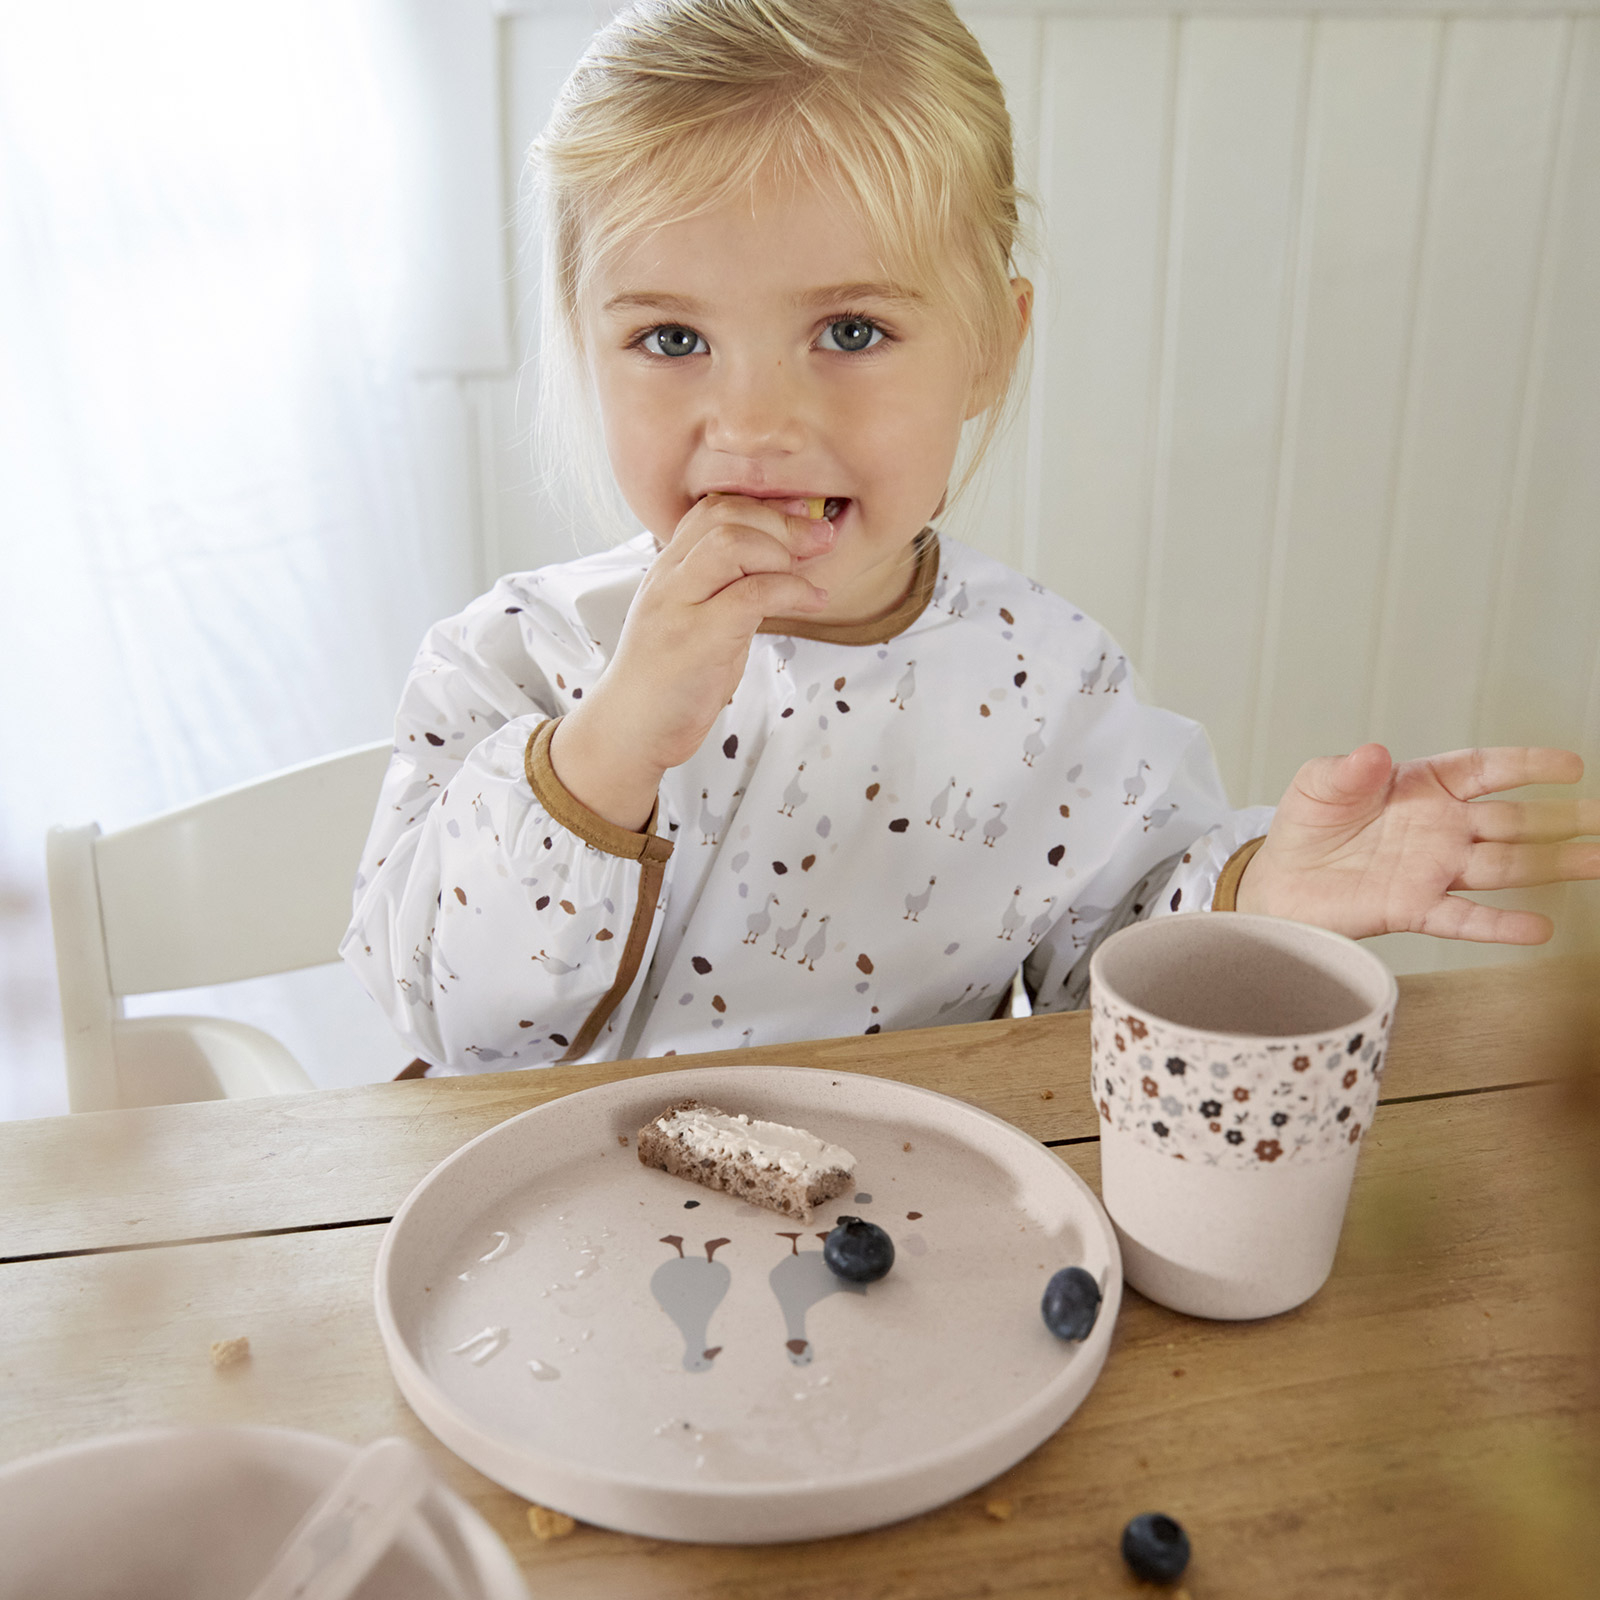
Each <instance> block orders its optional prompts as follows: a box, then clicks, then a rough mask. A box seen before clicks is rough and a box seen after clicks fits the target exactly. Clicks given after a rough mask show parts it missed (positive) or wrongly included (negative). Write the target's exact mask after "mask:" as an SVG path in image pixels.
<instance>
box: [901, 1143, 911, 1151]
mask: <svg viewBox="0 0 1600 1600" xmlns="http://www.w3.org/2000/svg"><path fill="white" fill-rule="evenodd" d="M900 1148H901V1149H902V1150H909V1149H910V1148H911V1146H910V1145H909V1144H903V1145H901V1146H900Z"/></svg>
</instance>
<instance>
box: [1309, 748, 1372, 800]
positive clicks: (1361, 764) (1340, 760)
mask: <svg viewBox="0 0 1600 1600" xmlns="http://www.w3.org/2000/svg"><path fill="white" fill-rule="evenodd" d="M1393 771H1394V760H1393V758H1392V757H1391V756H1390V754H1389V752H1388V750H1387V749H1385V748H1384V746H1383V745H1381V744H1364V745H1362V746H1360V747H1359V748H1358V749H1355V750H1352V751H1351V752H1350V754H1349V755H1347V756H1322V757H1320V758H1319V759H1317V760H1315V761H1308V762H1307V763H1306V764H1305V766H1304V767H1302V768H1301V770H1300V780H1299V782H1300V788H1301V789H1302V790H1303V791H1304V792H1305V794H1306V795H1308V796H1309V797H1310V798H1311V799H1313V800H1319V801H1321V802H1322V803H1323V804H1324V805H1330V806H1348V805H1355V804H1357V803H1359V802H1360V801H1362V800H1369V799H1371V798H1372V797H1373V796H1374V795H1376V794H1379V793H1380V792H1381V791H1382V790H1383V789H1384V787H1385V786H1386V785H1387V784H1388V782H1389V775H1390V774H1391V773H1392V772H1393Z"/></svg>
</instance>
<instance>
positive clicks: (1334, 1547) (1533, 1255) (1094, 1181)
mask: <svg viewBox="0 0 1600 1600" xmlns="http://www.w3.org/2000/svg"><path fill="white" fill-rule="evenodd" d="M1593 977H1594V974H1593V973H1592V972H1590V973H1585V972H1583V971H1581V970H1580V969H1577V968H1574V967H1571V966H1565V967H1558V966H1534V967H1527V966H1519V967H1507V968H1496V969H1488V970H1484V969H1479V970H1477V971H1473V972H1461V973H1438V974H1428V975H1423V976H1418V977H1409V978H1402V979H1401V980H1400V983H1401V1004H1400V1010H1399V1013H1398V1017H1397V1023H1396V1031H1395V1035H1394V1039H1393V1042H1392V1046H1391V1051H1390V1056H1389V1062H1388V1066H1387V1068H1386V1071H1385V1078H1384V1096H1383V1100H1382V1102H1381V1104H1382V1107H1383V1109H1382V1111H1381V1113H1380V1115H1379V1116H1378V1117H1377V1119H1376V1120H1375V1122H1374V1124H1373V1128H1372V1130H1371V1132H1370V1133H1369V1134H1368V1136H1367V1139H1366V1143H1365V1148H1364V1151H1363V1155H1362V1158H1361V1164H1360V1167H1359V1169H1358V1172H1357V1177H1356V1183H1355V1189H1354V1192H1353V1194H1352V1199H1351V1209H1350V1214H1349V1218H1348V1221H1347V1225H1346V1229H1345V1234H1344V1238H1343V1241H1342V1243H1341V1246H1340V1253H1339V1258H1338V1261H1337V1263H1336V1265H1335V1268H1334V1273H1333V1277H1332V1278H1331V1280H1330V1281H1329V1283H1328V1285H1327V1286H1326V1287H1325V1288H1324V1289H1323V1290H1322V1292H1321V1293H1320V1294H1318V1295H1317V1296H1316V1297H1315V1298H1314V1299H1313V1300H1312V1301H1311V1302H1309V1303H1308V1304H1307V1305H1305V1306H1303V1307H1301V1308H1299V1309H1297V1310H1295V1311H1292V1312H1289V1313H1287V1314H1286V1315H1284V1316H1281V1317H1276V1318H1271V1319H1268V1320H1266V1321H1263V1322H1257V1323H1235V1324H1229V1323H1212V1322H1203V1321H1199V1320H1196V1319H1193V1318H1188V1317H1184V1316H1180V1315H1178V1314H1177V1313H1174V1312H1170V1311H1167V1310H1165V1309H1163V1308H1161V1307H1159V1306H1155V1305H1153V1304H1151V1303H1149V1302H1147V1301H1145V1300H1144V1299H1142V1298H1141V1297H1140V1296H1139V1295H1138V1294H1137V1293H1135V1292H1133V1291H1131V1290H1130V1291H1128V1292H1127V1294H1126V1296H1125V1299H1124V1302H1123V1308H1122V1312H1121V1315H1120V1317H1119V1319H1118V1323H1117V1327H1116V1331H1115V1335H1114V1340H1113V1344H1112V1350H1111V1355H1110V1358H1109V1360H1108V1362H1107V1364H1106V1368H1105V1370H1104V1372H1103V1374H1102V1376H1101V1378H1100V1380H1099V1382H1098V1383H1097V1384H1096V1386H1095V1388H1094V1390H1093V1391H1092V1392H1091V1394H1090V1395H1089V1397H1088V1399H1087V1400H1086V1401H1085V1403H1084V1404H1083V1406H1082V1407H1081V1408H1080V1409H1079V1410H1078V1412H1077V1413H1076V1414H1075V1415H1074V1416H1073V1417H1072V1418H1071V1419H1070V1420H1069V1421H1068V1422H1067V1423H1066V1425H1065V1426H1064V1427H1063V1428H1062V1429H1061V1430H1060V1431H1059V1432H1058V1433H1057V1434H1056V1435H1055V1436H1054V1437H1053V1438H1051V1439H1049V1440H1048V1441H1046V1443H1045V1444H1044V1445H1042V1446H1041V1447H1040V1448H1039V1449H1038V1450H1036V1451H1035V1452H1034V1453H1033V1454H1032V1455H1031V1456H1029V1457H1027V1458H1026V1459H1025V1460H1023V1461H1022V1462H1020V1463H1018V1464H1017V1465H1016V1466H1015V1467H1013V1468H1012V1469H1011V1470H1010V1471H1008V1472H1006V1473H1005V1474H1003V1475H1002V1476H1001V1477H1000V1478H998V1479H996V1480H995V1481H994V1482H993V1483H991V1484H989V1485H987V1486H986V1487H985V1488H983V1489H981V1490H979V1491H977V1492H976V1493H974V1494H971V1495H968V1496H966V1497H964V1498H963V1499H961V1500H959V1501H957V1502H955V1503H953V1504H951V1505H949V1506H946V1507H943V1508H942V1509H940V1510H937V1511H934V1512H930V1513H928V1514H926V1515H924V1516H921V1517H917V1518H914V1519H912V1520H910V1521H908V1522H905V1523H901V1524H899V1525H897V1526H894V1527H890V1528H885V1529H880V1530H878V1531H876V1532H872V1533H865V1534H858V1535H852V1536H850V1537H848V1538H843V1539H832V1540H824V1541H819V1542H816V1543H812V1544H799V1545H783V1546H753V1547H739V1548H733V1547H712V1546H696V1545H680V1544H673V1543H670V1542H667V1541H660V1540H647V1539H639V1538H634V1537H631V1536H629V1535H625V1534H618V1533H612V1532H610V1531H607V1530H603V1529H599V1528H593V1527H587V1526H580V1527H579V1528H578V1529H577V1531H576V1532H575V1533H574V1534H572V1535H571V1536H569V1537H567V1538H564V1539H560V1540H555V1541H550V1542H546V1543H540V1542H538V1541H536V1540H535V1539H534V1538H533V1536H532V1534H531V1532H530V1530H529V1526H528V1522H527V1519H526V1507H525V1505H524V1504H523V1502H521V1501H520V1500H518V1499H517V1498H516V1497H515V1496H513V1495H511V1494H510V1493H508V1492H507V1491H505V1490H503V1489H501V1488H499V1487H498V1486H497V1485H495V1484H493V1483H491V1482H490V1481H489V1480H487V1479H485V1478H483V1477H481V1476H480V1475H479V1474H477V1473H476V1472H474V1471H473V1470H472V1469H471V1468H470V1467H467V1466H466V1465H465V1464H464V1463H462V1462H460V1461H459V1460H457V1459H456V1458H455V1457H454V1456H452V1455H450V1453H449V1452H447V1451H446V1450H444V1448H443V1447H442V1446H440V1445H438V1444H437V1443H435V1442H434V1441H433V1440H432V1437H431V1436H430V1435H428V1434H427V1433H426V1431H425V1430H424V1429H423V1428H422V1426H421V1425H420V1424H419V1423H418V1422H417V1420H416V1419H415V1417H414V1416H413V1415H412V1413H411V1412H410V1410H409V1408H408V1407H407V1405H406V1404H405V1402H404V1400H402V1399H401V1397H400V1395H399V1392H398V1390H397V1389H396V1387H395V1385H394V1382H393V1380H392V1379H391V1377H390V1375H389V1369H388V1365H387V1362H386V1360H385V1357H384V1354H383V1349H382V1346H381V1343H380V1341H379V1337H378V1331H377V1327H376V1323H375V1320H374V1317H373V1313H372V1305H371V1293H372V1289H371V1286H372V1272H373V1265H374V1261H375V1259H376V1255H377V1250H378V1245H379V1243H380V1240H381V1238H382V1234H383V1228H384V1224H385V1223H386V1222H387V1220H388V1218H389V1217H390V1216H391V1215H392V1214H393V1213H394V1211H395V1209H396V1208H397V1207H398V1205H399V1203H400V1202H401V1201H402V1200H403V1199H404V1197H405V1196H406V1194H407V1193H408V1192H409V1191H410V1190H411V1189H412V1188H413V1187H414V1185H415V1184H416V1183H417V1182H418V1181H419V1180H420V1179H421V1178H422V1177H423V1176H425V1174H426V1173H427V1172H428V1171H429V1170H430V1169H431V1168H432V1167H433V1166H434V1165H435V1164H436V1163H437V1162H438V1161H440V1160H441V1159H443V1158H444V1157H445V1156H446V1155H448V1154H449V1153H450V1152H451V1151H452V1150H454V1149H456V1148H457V1147H458V1146H459V1145H461V1144H462V1143H463V1142H464V1141H465V1140H467V1139H469V1138H471V1137H473V1136H475V1135H476V1134H478V1133H480V1132H482V1131H483V1130H484V1129H486V1128H489V1127H492V1126H493V1125H494V1124H496V1123H497V1122H500V1121H502V1120H503V1119H504V1118H506V1117H508V1116H511V1115H514V1114H515V1113H517V1112H519V1111H522V1110H525V1109H527V1108H528V1107H530V1106H534V1105H538V1104H541V1103H543V1102H545V1101H547V1100H549V1099H552V1098H554V1097H555V1096H557V1095H560V1094H564V1093H568V1092H570V1091H571V1090H574V1089H577V1088H582V1087H587V1086H589V1085H592V1084H594V1083H597V1082H603V1081H609V1080H611V1079H614V1078H617V1077H623V1076H631V1075H637V1074H640V1073H644V1072H650V1071H660V1070H663V1069H665V1068H671V1067H674V1066H693V1065H701V1064H732V1063H736V1062H740V1061H756V1060H762V1059H765V1060H768V1061H771V1060H773V1059H774V1058H775V1055H776V1057H779V1058H781V1059H782V1060H783V1061H785V1062H788V1063H792V1064H795V1065H801V1066H821V1067H826V1068H828V1069H829V1070H832V1071H855V1072H867V1073H873V1074H875V1075H878V1076H881V1077H888V1078H896V1079H903V1080H907V1081H915V1082H918V1083H921V1084H924V1085H926V1086H927V1087H930V1088H934V1089H938V1090H940V1091H942V1092H944V1093H948V1094H954V1095H958V1096H960V1097H961V1098H963V1099H965V1100H968V1101H970V1102H972V1103H973V1104H975V1105H979V1106H981V1107H983V1108H985V1109H986V1110H989V1111H992V1112H995V1113H996V1114H997V1115H1000V1116H1002V1117H1005V1118H1006V1119H1007V1120H1008V1121H1011V1122H1013V1123H1015V1124H1016V1125H1017V1126H1019V1127H1021V1128H1024V1129H1025V1130H1027V1131H1028V1132H1029V1133H1031V1134H1033V1135H1034V1136H1035V1137H1037V1138H1039V1139H1041V1140H1043V1141H1045V1142H1046V1143H1048V1144H1050V1145H1052V1146H1053V1147H1055V1148H1056V1150H1057V1153H1058V1155H1059V1156H1060V1157H1061V1159H1063V1160H1065V1161H1066V1162H1068V1163H1069V1164H1070V1165H1071V1166H1072V1167H1073V1168H1074V1170H1076V1171H1077V1172H1078V1173H1080V1174H1081V1175H1082V1176H1083V1177H1084V1178H1085V1179H1086V1180H1087V1181H1088V1182H1089V1183H1090V1185H1091V1186H1092V1187H1094V1188H1095V1189H1096V1190H1097V1191H1098V1184H1099V1145H1098V1138H1097V1125H1096V1121H1095V1117H1094V1113H1093V1109H1092V1107H1091V1106H1090V1103H1089V1095H1088V1024H1087V1017H1086V1015H1085V1014H1084V1013H1073V1014H1070V1015H1066V1016H1057V1017H1041V1018H1027V1019H1019V1020H1010V1021H1001V1022H993V1023H984V1024H977V1025H972V1026H967V1027H961V1028H941V1029H929V1030H923V1031H919V1032H912V1033H897V1034H883V1035H877V1036H873V1037H871V1038H854V1039H839V1040H826V1041H820V1042H813V1043H807V1044H796V1045H791V1046H785V1047H784V1048H783V1049H782V1050H781V1051H780V1052H776V1053H775V1052H772V1051H766V1052H727V1053H725V1054H722V1055H717V1056H697V1057H687V1056H686V1057H681V1058H672V1059H670V1060H667V1061H650V1062H626V1063H617V1064H614V1065H611V1066H606V1067H571V1068H558V1069H553V1070H550V1071H545V1072H527V1073H503V1074H494V1075H485V1076H482V1077H476V1078H470V1079H448V1080H444V1081H441V1082H433V1081H429V1080H420V1081H416V1082H410V1083H401V1084H384V1085H375V1086H371V1087H367V1088H361V1089H351V1090H330V1091H322V1092H319V1093H316V1094H309V1095H299V1096H292V1097H282V1098H278V1099H274V1100H260V1101H254V1102H250V1101H241V1102H212V1103H206V1104H198V1105H186V1106H169V1107H161V1108H155V1109H151V1110H146V1111H125V1112H102V1113H92V1114H83V1115H78V1116H73V1117H59V1118H50V1119H44V1120H41V1121H37V1122H24V1123H11V1124H0V1292H3V1293H4V1300H3V1302H0V1304H3V1307H4V1309H3V1311H0V1461H5V1460H11V1459H15V1458H17V1457H20V1456H24V1455H28V1454H31V1453H33V1452H34V1451H38V1450H42V1449H46V1448H49V1447H51V1446H53V1445H58V1444H63V1443H68V1442H71V1441H74V1440H79V1439H84V1438H89V1437H91V1436H93V1435H96V1434H102V1433H109V1432H115V1431H119V1430H122V1429H127V1428H132V1427H139V1426H148V1425H152V1424H157V1423H188V1422H210V1423H219V1422H230V1423H240V1422H249V1423H270V1424H274V1425H277V1426H283V1427H291V1428H304V1429H308V1430H311V1431H315V1432H320V1433H326V1434H331V1435H334V1436H337V1437H340V1438H344V1439H348V1440H350V1441H352V1442H365V1441H366V1440H369V1439H372V1438H375V1437H377V1436H378V1435H380V1434H384V1433H400V1434H404V1435H406V1436H407V1437H410V1438H412V1439H414V1440H416V1441H417V1442H418V1443H419V1444H421V1445H423V1446H424V1448H426V1449H427V1450H428V1451H429V1454H430V1456H431V1457H432V1459H433V1460H434V1462H435V1464H436V1466H437V1467H438V1469H439V1471H440V1473H441V1476H443V1477H444V1478H446V1479H447V1480H448V1481H449V1482H450V1483H452V1484H453V1485H454V1486H455V1487H456V1488H457V1489H458V1490H459V1491H461V1492H462V1493H463V1494H464V1495H465V1496H466V1498H467V1499H469V1500H470V1501H471V1502H472V1503H473V1504H474V1505H476V1506H477V1507H478V1509H479V1510H480V1511H482V1512H483V1513H484V1515H485V1516H486V1517H487V1518H488V1519H489V1521H490V1522H491V1523H492V1524H493V1525H494V1527H495V1528H496V1529H497V1530H498V1531H499V1533H500V1534H501V1535H502V1537H504V1538H505V1539H506V1541H507V1543H508V1544H509V1545H510V1546H511V1548H512V1550H513V1552H514V1553H515V1555H516V1556H517V1558H518V1559H519V1560H520V1561H521V1562H522V1564H523V1566H524V1569H525V1571H526V1572H527V1574H528V1578H529V1585H530V1589H531V1590H532V1592H533V1593H534V1595H535V1596H536V1597H537V1600H545V1597H551V1600H554V1597H568V1596H571V1597H578V1596H583V1597H591V1596H592V1597H597V1600H598V1597H606V1600H611V1597H620V1596H627V1597H635V1596H638V1597H657V1596H660V1597H669V1596H670V1597H678V1596H682V1597H690V1596H695V1597H708V1600H735V1597H744V1596H752V1597H754V1596H760V1597H762V1600H833V1597H838V1600H875V1597H885V1600H887V1597H891V1596H892V1597H894V1600H924V1597H926V1600H935V1597H938V1600H955V1597H967V1596H978V1595H1017V1596H1038V1597H1043V1596H1059V1595H1074V1596H1076V1595H1090V1596H1098V1595H1118V1594H1124V1593H1134V1592H1138V1591H1139V1590H1140V1588H1141V1586H1140V1585H1139V1584H1138V1583H1137V1582H1136V1581H1135V1580H1133V1579H1132V1578H1131V1576H1130V1575H1129V1574H1128V1572H1127V1570H1126V1568H1125V1567H1124V1566H1123V1564H1122V1561H1121V1558H1120V1555H1119V1554H1118V1537H1119V1534H1120V1530H1121V1528H1122V1526H1123V1524H1124V1523H1125V1522H1126V1521H1127V1520H1128V1518H1129V1517H1131V1516H1133V1515H1134V1514H1136V1513H1137V1512H1140V1511H1149V1510H1162V1511H1166V1512H1168V1513H1169V1514H1171V1515H1173V1516H1176V1517H1177V1518H1178V1519H1179V1520H1180V1521H1182V1522H1183V1523H1184V1525H1185V1527H1186V1528H1187V1529H1188V1530H1189V1533H1190V1536H1191V1539H1192V1540H1193V1543H1194V1549H1195V1555H1194V1559H1193V1562H1192V1564H1191V1566H1190V1569H1189V1572H1188V1574H1187V1575H1186V1576H1185V1579H1184V1583H1183V1592H1186V1593H1187V1594H1188V1595H1189V1596H1190V1597H1191V1600H1205V1597H1212V1596H1215V1597H1222V1596H1229V1597H1233V1596H1240V1597H1246V1596H1263V1597H1267V1596H1270V1597H1274V1600H1277V1597H1280V1596H1282V1597H1293V1596H1299V1595H1307V1596H1316V1597H1318V1600H1323V1597H1331V1596H1350V1597H1352V1600H1377V1597H1387V1596H1396V1597H1398V1596H1417V1597H1428V1600H1433V1597H1438V1596H1448V1595H1457V1594H1461V1595H1466V1594H1474V1595H1475V1594H1482V1595H1485V1596H1488V1595H1494V1596H1497V1597H1506V1600H1511V1597H1517V1596H1521V1595H1524V1594H1526V1595H1528V1596H1530V1597H1531V1596H1535V1595H1537V1596H1539V1597H1540V1600H1554V1597H1557V1596H1561V1595H1565V1594H1568V1593H1570V1594H1571V1595H1573V1596H1579V1595H1592V1594H1594V1593H1596V1592H1600V1581H1597V1580H1596V1575H1597V1574H1600V1548H1592V1547H1591V1548H1590V1549H1589V1550H1588V1551H1587V1552H1586V1551H1584V1550H1583V1548H1582V1546H1581V1541H1582V1539H1583V1538H1585V1537H1588V1538H1590V1539H1591V1540H1592V1539H1593V1537H1594V1535H1593V1528H1592V1524H1593V1522H1594V1519H1593V1517H1592V1515H1590V1514H1589V1513H1588V1510H1587V1508H1589V1507H1591V1506H1592V1504H1593V1499H1592V1498H1591V1497H1592V1496H1593V1495H1594V1494H1595V1492H1596V1488H1597V1486H1600V1475H1596V1465H1595V1460H1594V1446H1595V1438H1596V1435H1595V1431H1594V1421H1595V1418H1596V1416H1597V1415H1600V1410H1597V1394H1596V1380H1595V1373H1596V1360H1595V1357H1596V1353H1597V1352H1596V1344H1595V1328H1596V1326H1597V1320H1600V1298H1597V1294H1596V1285H1597V1283H1600V1248H1597V1235H1596V1218H1597V1216H1600V1205H1597V1203H1596V1202H1597V1200H1600V1164H1597V1162H1596V1159H1595V1151H1596V1145H1597V1138H1596V1133H1597V1129H1600V1115H1597V1112H1596V1095H1595V1091H1594V1080H1593V1078H1592V1076H1590V1075H1587V1074H1586V1073H1585V1071H1584V1070H1583V1063H1582V1060H1581V1057H1582V1048H1583V1046H1584V1045H1585V1044H1586V1043H1587V1041H1588V1039H1589V1038H1590V1037H1591V1036H1592V1034H1591V1033H1590V1031H1588V1030H1590V1029H1592V1028H1593V1027H1594V1026H1595V1025H1596V1022H1597V1020H1600V1015H1597V1013H1596V1010H1595V1005H1594V998H1593V991H1594V989H1595V987H1596V986H1595V985H1594V983H1593V981H1592V980H1593ZM1586 1015H1587V1021H1586V1020H1585V1018H1586ZM238 1334H247V1335H248V1336H249V1338H250V1342H251V1349H252V1357H251V1359H250V1360H249V1361H248V1362H247V1363H245V1364H243V1365H241V1366H239V1367H236V1368H233V1369H229V1370H226V1371H222V1372H217V1371H214V1370H213V1369H212V1367H211V1365H210V1362H209V1358H208V1351H209V1347H210V1344H211V1342H212V1341H213V1340H215V1339H221V1338H227V1337H232V1336H235V1335H238ZM1586 1529H1587V1530H1588V1532H1587V1533H1586V1532H1585V1530H1586Z"/></svg>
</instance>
